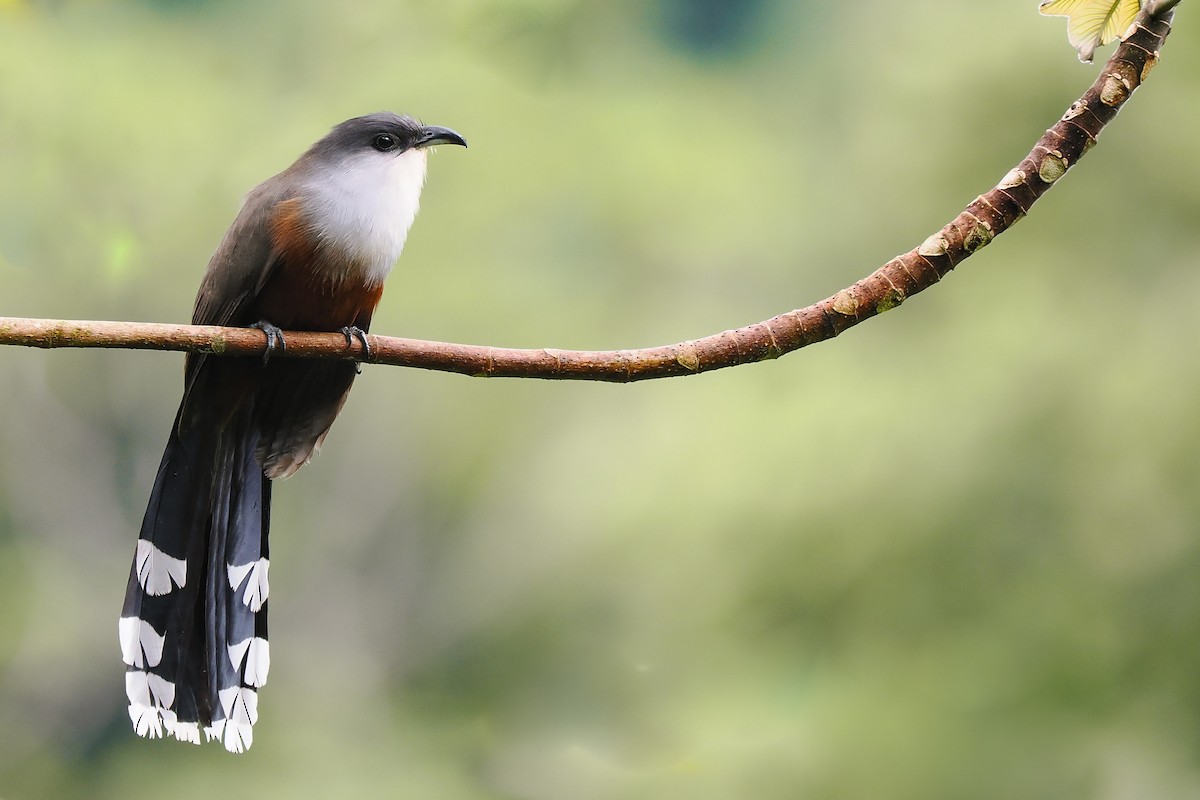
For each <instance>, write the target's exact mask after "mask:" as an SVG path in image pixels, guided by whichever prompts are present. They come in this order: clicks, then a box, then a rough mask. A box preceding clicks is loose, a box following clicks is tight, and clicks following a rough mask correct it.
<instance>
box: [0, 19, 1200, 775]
mask: <svg viewBox="0 0 1200 800" xmlns="http://www.w3.org/2000/svg"><path fill="white" fill-rule="evenodd" d="M1191 12H1192V9H1190V8H1189V7H1188V4H1183V6H1182V7H1181V10H1180V14H1179V16H1178V20H1177V23H1178V24H1177V31H1176V32H1175V34H1174V35H1173V37H1172V39H1171V40H1170V41H1169V42H1168V45H1167V48H1166V50H1165V53H1164V60H1163V63H1162V64H1161V65H1160V67H1159V68H1158V71H1156V73H1155V74H1154V76H1153V79H1152V80H1151V81H1150V82H1149V83H1148V84H1147V86H1146V88H1144V89H1143V90H1142V91H1141V92H1139V94H1138V95H1137V96H1136V97H1134V99H1133V100H1132V101H1131V103H1130V105H1129V106H1128V108H1127V110H1126V111H1125V112H1124V114H1123V115H1122V116H1121V117H1120V118H1119V119H1118V120H1117V121H1116V122H1115V123H1114V124H1113V125H1112V126H1111V127H1110V129H1109V130H1108V131H1107V132H1106V133H1105V136H1104V138H1103V139H1102V141H1101V144H1100V146H1099V147H1097V148H1096V149H1095V150H1094V151H1093V152H1092V153H1091V154H1090V155H1089V156H1088V159H1087V160H1086V161H1085V162H1084V164H1083V165H1082V166H1081V167H1080V168H1079V169H1078V170H1077V171H1076V172H1073V173H1072V175H1071V176H1070V177H1069V178H1068V179H1067V180H1065V181H1064V182H1063V184H1062V185H1061V186H1058V187H1056V188H1055V190H1054V191H1053V192H1052V193H1051V194H1050V195H1049V196H1048V197H1047V198H1046V199H1045V200H1043V201H1042V203H1041V204H1040V205H1039V206H1038V207H1037V209H1036V210H1035V212H1034V213H1033V214H1032V215H1031V216H1030V218H1029V219H1027V220H1025V221H1023V222H1022V223H1021V224H1020V225H1019V226H1017V227H1016V228H1015V229H1014V230H1013V231H1012V232H1010V233H1008V234H1006V235H1005V236H1004V237H1002V238H1001V239H1000V240H998V241H997V242H996V243H994V244H993V245H992V246H991V247H989V248H987V249H986V250H985V251H983V252H981V253H980V254H978V255H977V256H975V257H974V258H972V259H971V260H970V261H968V262H967V263H966V264H964V265H963V266H962V267H961V268H960V269H959V271H958V272H956V273H955V274H954V275H952V276H951V278H950V279H948V281H947V282H946V283H945V284H944V285H941V286H939V287H937V288H935V289H934V290H932V291H930V292H929V293H927V294H925V295H922V296H921V297H919V298H916V299H913V300H912V301H910V302H908V303H906V304H905V306H904V307H903V308H902V309H901V310H898V311H895V312H893V313H891V314H887V315H886V316H885V317H883V318H881V319H878V320H874V321H872V322H870V323H868V324H867V325H864V326H863V327H861V328H859V329H855V330H854V331H853V332H851V333H849V334H847V335H846V336H844V337H842V338H840V339H839V340H837V341H836V342H833V343H829V344H825V345H822V346H820V347H816V348H814V349H812V350H811V351H803V352H801V353H799V354H796V355H793V356H790V357H788V358H785V359H783V360H780V361H776V362H771V363H767V364H763V365H757V366H753V367H743V368H739V369H735V370H730V371H726V372H722V373H715V374H709V375H706V376H703V377H699V378H695V379H682V380H669V381H660V382H654V383H649V384H639V385H636V386H629V387H615V386H607V385H589V384H551V383H543V382H533V381H482V380H469V379H465V378H461V377H457V376H447V375H438V374H426V373H418V372H414V371H404V370H398V369H385V368H368V369H366V370H365V371H364V375H363V376H362V378H361V379H360V381H359V383H358V386H357V387H356V388H355V391H354V393H353V396H352V399H351V400H350V401H349V403H348V406H347V408H346V410H345V413H344V414H343V417H342V418H341V419H340V420H339V422H338V424H337V425H336V426H335V431H334V433H333V435H332V436H331V437H330V440H329V442H328V443H327V445H326V447H325V450H324V452H323V453H322V454H321V456H320V458H318V459H317V460H316V461H315V462H314V463H313V464H312V465H310V466H309V467H307V468H306V469H304V470H302V471H301V472H300V474H299V475H298V476H296V477H295V478H293V479H291V480H289V481H286V482H284V483H282V484H280V485H278V486H277V488H276V511H275V523H274V528H275V537H274V541H273V545H272V555H273V559H274V560H275V570H274V572H273V575H272V583H273V589H274V592H273V596H274V598H275V599H276V600H277V601H278V602H276V603H274V604H273V607H272V619H271V621H272V632H273V635H272V649H273V651H274V656H275V659H274V660H275V665H274V669H273V670H272V676H271V677H272V680H271V684H270V685H269V686H268V687H267V688H266V689H265V690H264V692H263V695H262V700H261V703H260V710H261V714H262V719H261V721H260V723H259V725H258V728H257V736H256V741H255V745H254V749H253V750H252V751H251V752H250V754H249V755H248V756H244V757H241V758H234V757H231V756H228V755H227V754H225V753H224V752H223V751H221V750H220V748H218V747H216V746H215V745H210V746H209V747H207V748H204V749H197V748H192V747H188V746H184V745H181V744H178V743H175V742H167V743H162V742H157V743H154V742H144V741H141V740H138V739H137V738H136V737H135V736H133V734H132V733H131V731H130V730H129V725H128V720H127V718H126V715H125V707H124V692H123V670H122V667H121V664H120V658H119V653H118V649H117V645H116V617H117V612H118V610H119V608H120V602H121V597H122V593H123V591H124V583H125V578H126V575H127V570H128V561H129V558H130V557H131V555H132V552H133V540H134V537H135V532H136V530H137V526H138V523H139V521H140V517H141V514H142V510H143V504H144V502H145V498H146V493H147V491H148V489H149V486H150V483H151V480H152V477H153V472H154V469H155V467H156V466H157V462H158V458H159V455H160V453H161V447H162V444H163V441H164V439H165V433H166V430H167V427H168V426H169V424H170V420H171V418H172V416H173V412H174V408H175V404H176V402H177V400H178V392H179V377H180V369H181V363H182V359H181V358H180V357H179V356H178V355H177V354H176V355H165V354H151V353H134V352H99V351H93V352H83V351H74V352H68V351H58V352H40V351H25V350H19V349H16V348H6V349H4V351H3V352H0V608H2V609H3V611H2V612H0V730H3V731H4V733H3V734H0V796H2V797H5V798H10V797H11V798H25V797H71V796H78V797H89V798H126V797H132V796H139V795H142V794H145V793H149V792H153V793H155V794H159V793H162V794H171V795H173V796H176V797H180V798H187V797H200V796H204V797H211V796H212V794H213V792H214V791H220V792H222V793H228V794H229V795H230V796H233V797H240V796H247V797H248V796H252V795H253V794H256V793H257V794H261V795H265V796H273V797H294V798H303V797H330V796H400V797H437V798H517V797H520V798H634V797H655V798H668V797H672V798H673V797H680V798H730V797H756V798H794V797H809V796H811V797H823V798H862V797H889V798H939V797H946V798H959V797H975V798H993V797H994V798H1009V797H1014V796H1021V797H1028V798H1038V797H1047V798H1050V797H1054V798H1058V797H1064V796H1093V797H1109V798H1122V797H1156V798H1170V797H1192V796H1195V795H1196V793H1197V792H1198V791H1200V680H1198V679H1197V676H1198V675H1200V645H1198V644H1197V642H1200V543H1198V541H1200V536H1198V534H1200V522H1198V520H1200V491H1198V477H1200V455H1197V445H1198V444H1200V416H1198V414H1197V409H1198V408H1200V359H1197V358H1196V350H1197V343H1198V339H1200V327H1198V325H1200V323H1198V322H1197V320H1200V315H1198V314H1197V313H1196V308H1197V304H1198V301H1197V298H1198V297H1200V273H1198V272H1197V269H1196V267H1197V261H1198V256H1197V254H1198V253H1200V228H1198V227H1197V226H1196V224H1195V220H1196V218H1197V215H1198V214H1200V193H1198V192H1197V190H1196V180H1195V176H1196V175H1197V174H1200V150H1198V149H1197V147H1196V146H1195V137H1194V136H1192V135H1190V134H1189V133H1187V132H1189V131H1193V130H1195V129H1196V128H1197V126H1198V125H1197V123H1198V122H1200V120H1198V119H1197V117H1198V116H1200V103H1197V102H1196V100H1197V94H1198V93H1200V83H1198V82H1197V79H1196V75H1197V74H1200V71H1198V66H1200V65H1198V64H1197V62H1198V61H1200V47H1197V44H1198V43H1200V26H1198V25H1194V24H1191V23H1193V22H1195V20H1193V19H1191V17H1192V14H1191ZM1106 52H1107V51H1102V52H1101V53H1100V54H1099V57H1100V58H1103V57H1105V54H1106ZM1094 69H1095V68H1094V67H1083V66H1080V65H1079V64H1077V63H1076V62H1075V59H1074V54H1073V53H1072V52H1071V51H1070V50H1069V49H1068V48H1067V47H1066V46H1065V44H1064V43H1063V41H1062V29H1061V25H1060V24H1056V23H1052V22H1051V21H1048V20H1045V19H1041V18H1039V17H1038V16H1037V14H1036V11H1035V8H1034V6H1033V3H1032V2H1020V3H1016V2H1014V3H951V4H947V3H940V2H933V0H913V2H906V3H893V2H888V1H887V0H860V2H855V3H817V2H791V3H787V2H777V1H775V0H758V2H754V3H747V4H745V5H744V7H743V8H741V9H740V10H739V13H737V14H731V13H730V12H729V10H728V6H727V5H726V4H722V3H713V2H701V1H699V0H697V1H696V2H686V0H657V2H648V3H635V2H630V1H629V0H623V1H622V2H614V3H599V2H585V1H584V0H516V1H515V2H514V1H513V0H509V1H507V2H484V1H483V0H437V1H436V2H434V0H420V1H416V0H414V2H392V1H391V0H387V1H385V0H379V2H362V3H355V4H345V5H334V4H329V3H322V2H316V1H315V0H289V2H283V0H274V1H273V2H257V3H235V2H229V0H209V1H208V2H183V1H182V0H174V1H168V0H157V2H148V1H146V2H124V3H104V2H85V1H83V0H79V1H78V2H72V1H70V0H58V1H57V2H49V1H47V2H33V0H8V1H7V2H0V143H2V144H3V146H2V147H0V313H2V314H5V315H14V316H44V317H68V318H110V319H140V320H164V321H182V320H185V319H186V318H187V317H188V314H189V312H190V304H191V298H192V294H193V292H194V291H195V286H196V284H197V282H198V279H199V275H200V272H201V270H202V269H203V265H204V263H205V262H206V260H207V258H208V254H209V253H210V252H211V249H212V248H213V246H214V245H215V243H216V241H217V240H218V238H219V237H220V235H221V232H222V231H223V229H224V227H225V225H227V224H228V222H229V221H230V219H231V218H232V216H233V214H234V213H235V211H236V206H237V199H238V198H239V197H240V196H241V194H242V193H243V192H245V190H246V189H248V188H249V187H250V186H252V185H253V184H254V183H256V182H257V181H259V180H261V179H263V178H264V177H266V176H268V175H270V174H272V173H273V172H274V171H277V170H279V169H281V168H283V167H284V166H286V164H287V163H288V162H289V161H290V159H291V158H293V157H294V156H295V155H296V154H297V153H299V152H300V150H301V149H303V147H305V146H306V145H307V144H308V143H309V142H310V141H312V140H313V139H315V138H316V137H317V136H319V135H320V134H321V133H322V132H323V131H324V130H325V129H326V128H327V127H328V126H330V125H331V124H333V123H334V122H336V121H338V120H340V119H343V118H345V117H347V116H352V115H355V114H358V113H363V112H367V111H373V110H377V109H382V108H389V109H393V110H398V111H407V112H410V113H414V114H416V115H419V116H420V117H422V118H423V119H424V120H425V121H427V122H431V123H438V124H445V125H450V126H452V127H455V128H456V129H458V130H460V131H462V132H463V133H464V134H465V135H466V136H467V138H468V139H469V140H470V142H471V148H470V149H469V150H467V151H457V150H451V151H445V152H441V153H438V154H437V155H435V156H434V157H433V158H432V159H431V164H430V180H429V186H428V188H427V190H426V194H425V203H424V209H423V211H422V214H421V216H420V217H419V218H418V220H417V223H416V225H415V227H414V230H413V234H412V236H411V238H410V241H409V246H408V249H407V251H406V253H405V255H404V257H403V258H402V259H401V262H400V265H399V267H398V269H397V272H396V273H395V274H394V276H393V277H392V278H391V280H390V283H389V288H388V291H387V292H386V294H385V299H384V302H383V305H382V307H381V309H380V312H379V313H378V314H377V316H376V320H375V324H374V329H375V331H376V332H379V333H389V334H396V335H406V336H416V337H423V338H437V339H450V340H456V341H472V342H477V343H489V344H500V345H512V346H554V347H594V348H610V347H636V346H642V345H651V344H661V343H666V342H669V341H675V340H679V339H684V338H690V337H695V336H700V335H704V334H707V333H712V332H714V331H717V330H720V329H723V328H728V327H734V326H737V325H741V324H745V323H748V322H751V321H755V320H758V319H762V318H765V317H767V316H770V315H772V314H775V313H778V312H780V311H783V310H786V309H788V308H792V307H795V306H799V305H804V304H807V303H808V302H811V301H813V300H815V299H819V298H820V297H824V296H826V295H828V294H830V293H832V292H833V291H836V290H837V289H838V288H840V287H842V286H844V285H846V284H848V283H850V282H852V281H853V280H854V279H856V278H858V277H860V276H861V275H863V274H865V273H866V272H868V271H870V270H871V269H873V268H874V267H875V266H876V265H878V264H879V263H882V262H883V261H885V260H887V259H888V258H890V257H891V256H893V255H895V254H896V253H899V252H902V251H904V250H907V249H909V248H910V247H912V246H913V245H914V244H916V243H917V242H919V241H920V240H921V239H923V238H924V237H925V236H926V235H927V234H928V233H930V232H932V231H934V230H936V229H937V228H938V227H940V226H941V225H942V224H943V223H944V222H945V221H946V220H948V219H950V218H951V217H952V216H953V215H954V214H955V213H957V211H958V210H959V209H960V208H961V207H962V206H964V205H965V204H966V203H967V202H969V201H970V200H971V199H972V198H973V197H974V196H975V195H976V194H978V193H980V192H982V191H983V190H985V189H987V188H989V187H990V186H991V185H992V184H994V183H995V182H996V181H997V180H998V179H999V178H1000V176H1001V175H1003V174H1004V172H1005V171H1006V170H1007V169H1008V168H1009V167H1010V166H1011V165H1012V164H1013V163H1015V162H1016V161H1017V160H1018V159H1019V158H1020V157H1021V156H1022V155H1024V153H1025V152H1026V151H1027V149H1028V147H1029V146H1030V145H1031V143H1032V142H1033V141H1034V140H1035V139H1036V138H1037V136H1038V135H1040V133H1041V131H1042V130H1043V129H1044V128H1045V127H1047V126H1048V125H1049V124H1051V122H1053V120H1054V119H1055V118H1057V116H1058V115H1059V114H1060V113H1061V112H1062V111H1063V110H1064V109H1065V107H1066V105H1067V104H1068V103H1069V102H1070V101H1071V100H1072V99H1073V98H1074V97H1075V96H1076V95H1077V94H1079V93H1080V92H1081V91H1082V90H1083V89H1084V88H1085V87H1086V86H1087V85H1088V84H1089V83H1090V82H1091V80H1092V78H1093V76H1094Z"/></svg>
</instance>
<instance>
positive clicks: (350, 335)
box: [342, 325, 371, 373]
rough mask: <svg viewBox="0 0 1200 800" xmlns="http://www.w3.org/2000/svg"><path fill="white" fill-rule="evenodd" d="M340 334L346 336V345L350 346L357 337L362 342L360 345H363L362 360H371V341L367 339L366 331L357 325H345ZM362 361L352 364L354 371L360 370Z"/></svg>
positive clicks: (359, 371) (358, 371)
mask: <svg viewBox="0 0 1200 800" xmlns="http://www.w3.org/2000/svg"><path fill="white" fill-rule="evenodd" d="M342 336H345V337H346V347H351V346H352V345H353V344H354V340H355V339H358V341H360V342H362V346H363V359H362V361H370V360H371V343H370V342H368V341H367V332H366V331H364V330H363V329H362V328H360V327H358V326H357V325H347V326H345V327H344V328H342ZM362 361H359V362H357V363H356V364H355V365H354V371H355V372H356V373H361V372H362Z"/></svg>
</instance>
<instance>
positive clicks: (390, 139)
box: [371, 133, 400, 153]
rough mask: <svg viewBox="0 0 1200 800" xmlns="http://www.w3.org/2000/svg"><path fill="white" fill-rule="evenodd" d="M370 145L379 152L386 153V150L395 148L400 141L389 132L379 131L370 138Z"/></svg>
mask: <svg viewBox="0 0 1200 800" xmlns="http://www.w3.org/2000/svg"><path fill="white" fill-rule="evenodd" d="M371 146H372V147H374V148H375V149H376V150H378V151H379V152H381V153H386V152H387V151H388V150H395V149H396V148H397V147H399V146H400V143H399V142H398V141H396V137H395V136H392V135H391V134H390V133H381V134H379V135H378V136H376V137H375V138H374V139H372V140H371Z"/></svg>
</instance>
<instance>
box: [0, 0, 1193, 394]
mask: <svg viewBox="0 0 1200 800" xmlns="http://www.w3.org/2000/svg"><path fill="white" fill-rule="evenodd" d="M1176 2H1178V0H1159V3H1158V5H1157V6H1154V5H1153V4H1152V5H1151V6H1150V7H1148V8H1147V10H1146V11H1143V12H1142V13H1141V15H1139V17H1138V20H1137V22H1136V23H1135V24H1134V30H1133V32H1132V33H1130V34H1129V36H1128V37H1127V38H1126V39H1125V41H1124V42H1122V44H1121V45H1120V46H1119V47H1118V48H1117V50H1116V52H1115V53H1114V54H1113V56H1112V58H1110V59H1109V60H1108V62H1107V63H1106V64H1105V65H1104V69H1103V70H1102V71H1101V73H1100V76H1099V77H1098V78H1097V79H1096V81H1095V83H1093V84H1092V86H1091V88H1090V89H1088V90H1087V92H1086V93H1085V94H1084V95H1083V96H1082V97H1081V98H1080V99H1079V100H1077V101H1076V102H1074V103H1072V104H1071V107H1070V108H1069V109H1068V110H1067V112H1066V113H1065V114H1064V115H1063V116H1062V118H1061V119H1060V120H1059V121H1058V122H1057V123H1055V124H1054V126H1053V127H1051V128H1050V129H1049V130H1048V131H1046V133H1045V135H1044V136H1042V138H1041V139H1039V140H1038V142H1037V144H1036V145H1034V147H1033V150H1031V151H1030V153H1029V155H1027V156H1026V157H1025V158H1024V159H1022V161H1021V162H1020V163H1019V164H1018V165H1017V166H1016V167H1014V168H1013V169H1012V170H1011V171H1009V173H1008V174H1007V175H1005V176H1004V178H1003V179H1002V180H1001V181H1000V183H999V184H998V185H997V186H996V187H995V188H993V189H991V190H990V191H988V192H986V193H985V194H983V195H981V196H980V197H978V198H976V199H975V200H974V202H972V203H971V204H970V205H968V206H967V208H966V209H965V210H964V211H963V212H962V213H961V214H959V215H958V216H957V217H955V218H954V220H953V221H951V222H950V223H949V224H948V225H946V226H945V227H944V228H942V229H941V230H940V231H939V232H937V233H935V234H933V235H932V236H930V237H929V238H928V239H926V240H925V241H924V242H923V243H922V244H921V245H920V246H919V247H917V248H915V249H913V250H910V251H909V252H907V253H905V254H903V255H900V256H897V257H896V258H893V259H892V260H891V261H889V262H888V263H886V264H884V265H883V266H882V267H880V268H879V269H878V270H876V271H875V272H873V273H872V274H870V275H868V276H867V277H866V278H863V279H862V280H860V281H858V282H857V283H855V284H854V285H853V286H850V287H848V288H846V289H843V290H842V291H840V292H838V293H837V294H835V295H833V296H832V297H827V298H825V299H824V300H822V301H820V302H819V303H814V304H813V305H811V306H808V307H807V308H801V309H797V310H795V311H789V312H787V313H785V314H780V315H779V316H776V317H772V318H771V319H769V320H766V321H764V322H759V323H756V324H754V325H748V326H746V327H744V328H738V329H736V330H729V331H724V332H723V333H718V334H715V335H713V336H706V337H704V338H703V339H696V340H693V341H688V342H680V343H678V344H672V345H665V346H662V347H651V348H645V349H640V350H609V351H575V350H552V349H538V350H518V349H507V348H498V347H479V346H474V345H463V344H449V343H445V342H428V341H422V340H418V339H400V338H393V337H385V336H369V337H368V339H369V341H370V344H371V357H370V359H369V361H370V362H371V363H377V364H392V365H396V366H405V367H418V368H421V369H431V370H440V371H444V372H457V373H461V374H466V375H475V376H483V377H513V378H552V379H571V380H595V381H616V382H629V381H638V380H646V379H649V378H666V377H671V376H675V375H692V374H696V373H700V372H707V371H709V370H714V369H722V368H724V367H732V366H736V365H738V364H745V363H749V362H753V361H763V360H765V359H769V358H778V357H779V356H781V355H784V354H786V353H790V352H792V351H794V350H798V349H800V348H801V347H804V346H806V345H810V344H814V343H816V342H821V341H824V340H826V339H832V338H833V337H835V336H837V335H838V334H840V333H841V332H842V331H844V330H846V329H847V328H851V327H853V326H855V325H857V324H858V323H860V322H862V321H863V320H866V319H869V318H871V317H873V316H875V315H877V314H880V313H882V312H884V311H887V310H889V309H892V308H895V307H896V306H898V305H900V304H901V303H903V302H904V301H905V300H906V299H908V298H909V297H911V296H912V295H914V294H916V293H917V292H920V291H923V290H925V289H927V288H929V287H930V286H932V285H933V284H935V283H937V282H938V281H939V280H940V279H941V278H942V276H944V275H945V274H946V273H948V272H949V271H950V270H952V269H954V267H955V266H957V265H958V264H959V263H960V262H962V261H963V260H964V259H966V258H967V257H968V256H970V255H971V254H972V253H974V252H975V251H977V250H979V249H980V248H982V247H984V246H985V245H987V244H988V243H989V242H991V241H992V239H994V238H995V237H996V236H998V235H1000V234H1001V233H1003V232H1004V231H1006V230H1008V229H1009V228H1010V227H1012V226H1013V224H1015V223H1016V222H1017V221H1018V220H1019V219H1021V217H1023V216H1024V215H1025V214H1026V213H1027V212H1028V211H1029V209H1030V207H1031V206H1032V205H1033V204H1034V202H1035V201H1037V199H1038V198H1039V197H1041V196H1042V194H1044V193H1045V192H1046V190H1048V189H1049V188H1050V187H1051V186H1053V185H1054V184H1055V183H1056V182H1057V181H1058V180H1059V179H1060V178H1062V176H1063V175H1065V174H1066V173H1067V171H1068V170H1070V169H1071V167H1073V166H1074V165H1075V163H1076V162H1077V161H1078V160H1079V159H1080V158H1081V157H1082V156H1083V155H1084V153H1086V152H1087V151H1088V150H1089V149H1090V148H1091V147H1092V145H1094V144H1095V143H1096V138H1097V137H1098V136H1099V135H1100V131H1101V130H1102V129H1103V128H1104V126H1105V125H1107V124H1108V123H1109V122H1110V121H1111V120H1112V119H1113V117H1115V116H1116V114H1117V112H1118V111H1119V110H1120V108H1121V106H1122V105H1124V103H1125V101H1126V100H1128V99H1129V96H1130V95H1131V94H1132V93H1133V91H1134V89H1136V88H1137V87H1138V86H1140V85H1141V83H1142V81H1143V80H1145V78H1146V76H1147V75H1148V74H1149V73H1150V70H1151V68H1153V67H1154V65H1155V64H1156V63H1157V61H1158V50H1159V48H1160V47H1161V46H1162V43H1163V40H1164V39H1165V38H1166V36H1167V34H1168V33H1169V32H1170V20H1171V11H1170V9H1171V7H1173V6H1174V5H1175V3H1176ZM1156 8H1157V9H1158V10H1159V13H1158V14H1157V15H1156V14H1155V13H1153V11H1154V9H1156ZM285 338H286V342H287V349H286V351H285V352H284V353H279V354H277V355H278V356H281V357H294V358H345V359H354V358H357V359H362V358H363V356H364V353H363V351H362V345H361V344H360V343H358V342H353V343H351V344H349V345H348V344H347V342H346V340H345V338H344V337H343V336H342V335H341V334H339V333H301V332H291V333H286V334H285ZM0 344H19V345H27V346H31V347H122V348H133V349H155V350H187V351H195V352H204V353H213V354H217V355H243V356H247V355H261V354H262V352H263V350H264V347H265V341H264V337H263V335H262V333H261V332H260V331H257V330H250V329H246V328H218V327H209V326H192V325H156V324H148V323H129V322H72V321H62V320H33V319H18V318H10V317H0Z"/></svg>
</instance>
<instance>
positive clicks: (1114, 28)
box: [1038, 0, 1141, 61]
mask: <svg viewBox="0 0 1200 800" xmlns="http://www.w3.org/2000/svg"><path fill="white" fill-rule="evenodd" d="M1140 10H1141V2H1140V0H1042V4H1041V5H1040V6H1039V7H1038V11H1040V12H1042V13H1043V14H1045V15H1047V16H1051V17H1066V18H1067V38H1068V39H1069V40H1070V42H1071V45H1072V46H1073V47H1074V48H1075V49H1076V50H1078V51H1079V60H1080V61H1091V60H1092V53H1093V52H1094V51H1095V50H1096V47H1098V46H1099V45H1102V44H1108V43H1109V42H1111V41H1113V40H1114V39H1119V38H1120V37H1121V36H1123V35H1124V34H1125V32H1126V31H1127V30H1128V29H1129V26H1130V25H1131V24H1133V19H1134V17H1136V16H1137V15H1138V11H1140Z"/></svg>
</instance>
